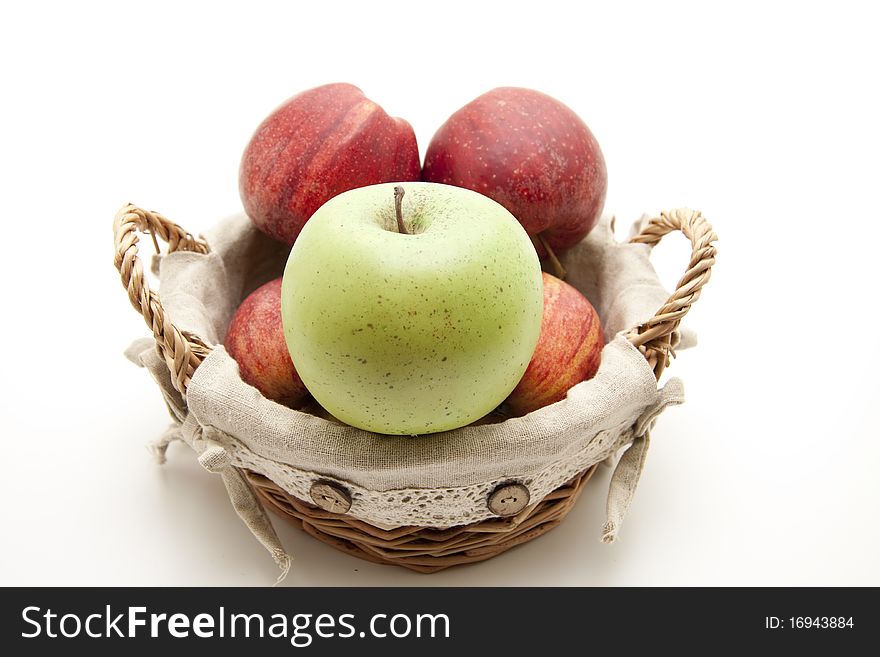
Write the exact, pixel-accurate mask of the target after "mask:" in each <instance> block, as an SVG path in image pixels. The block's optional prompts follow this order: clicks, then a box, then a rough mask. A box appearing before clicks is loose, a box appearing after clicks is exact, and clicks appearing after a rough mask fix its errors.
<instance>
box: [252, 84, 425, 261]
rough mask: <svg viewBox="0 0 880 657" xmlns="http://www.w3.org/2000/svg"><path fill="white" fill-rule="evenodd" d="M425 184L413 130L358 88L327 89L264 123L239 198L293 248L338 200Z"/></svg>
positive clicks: (291, 103)
mask: <svg viewBox="0 0 880 657" xmlns="http://www.w3.org/2000/svg"><path fill="white" fill-rule="evenodd" d="M418 179H419V148H418V145H417V144H416V136H415V133H414V132H413V129H412V126H410V124H409V123H407V122H406V121H404V120H403V119H397V118H392V117H390V116H388V115H387V114H386V113H385V110H383V109H382V108H381V107H379V106H378V105H377V104H376V103H374V102H373V101H371V100H369V99H368V98H367V97H366V96H364V94H363V92H362V91H361V90H360V89H358V88H357V87H355V86H353V85H350V84H327V85H324V86H322V87H316V88H314V89H310V90H309V91H304V92H302V93H300V94H298V95H296V96H294V97H293V98H291V99H289V100H288V101H287V102H285V103H284V104H283V105H281V107H279V108H278V109H276V110H275V111H274V112H272V114H270V115H269V117H268V118H266V120H265V121H263V123H261V124H260V127H258V128H257V131H256V132H255V133H254V136H253V137H252V138H251V141H250V143H249V144H248V145H247V148H246V149H245V151H244V156H243V157H242V159H241V169H240V171H239V191H240V192H241V200H242V202H243V203H244V209H245V212H247V214H248V216H249V217H250V218H251V220H252V221H253V222H254V224H255V225H256V226H257V228H259V229H260V230H262V231H263V232H264V233H266V234H268V235H271V236H272V237H274V238H276V239H278V240H281V241H282V242H285V243H287V244H293V242H294V240H296V237H297V235H299V232H300V231H301V230H302V227H303V226H304V225H305V223H306V221H308V220H309V217H311V216H312V214H313V213H314V212H315V210H317V209H318V208H319V207H321V206H322V205H323V204H324V202H325V201H329V200H330V199H331V198H333V197H334V196H336V195H338V194H341V193H342V192H345V191H348V190H350V189H354V188H355V187H365V186H367V185H373V184H376V183H383V182H401V181H409V180H418Z"/></svg>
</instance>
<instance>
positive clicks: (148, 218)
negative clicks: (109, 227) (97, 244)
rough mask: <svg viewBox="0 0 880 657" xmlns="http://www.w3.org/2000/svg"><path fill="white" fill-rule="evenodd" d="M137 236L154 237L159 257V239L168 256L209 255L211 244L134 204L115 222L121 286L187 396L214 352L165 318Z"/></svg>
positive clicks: (128, 205) (176, 385)
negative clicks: (199, 369) (183, 253)
mask: <svg viewBox="0 0 880 657" xmlns="http://www.w3.org/2000/svg"><path fill="white" fill-rule="evenodd" d="M138 232H141V233H145V234H147V233H148V234H150V235H151V236H152V238H153V244H154V246H155V247H156V252H157V253H158V252H159V243H158V242H157V240H156V236H158V237H161V238H162V239H163V240H164V241H165V242H166V243H167V244H168V253H173V252H174V251H192V252H194V253H208V251H209V249H208V244H207V242H205V240H203V239H202V238H199V237H194V236H193V235H192V234H191V233H188V232H187V231H185V230H183V228H181V227H180V226H178V225H177V224H175V223H174V222H173V221H170V220H169V219H166V218H165V217H163V216H162V215H161V214H159V213H158V212H150V211H148V210H142V209H140V208H138V207H135V206H134V205H132V204H131V203H129V204H127V205H125V206H124V207H122V208H121V209H120V210H119V212H117V213H116V217H115V219H114V220H113V246H114V250H115V255H114V258H113V264H114V265H116V269H117V270H118V271H119V274H120V276H121V277H122V286H123V287H124V288H125V289H126V290H128V299H129V301H131V305H132V306H134V309H135V310H137V311H138V312H139V313H140V314H141V315H143V317H144V321H145V322H146V323H147V326H149V327H150V329H151V330H152V331H153V336H154V337H155V338H156V345H157V347H158V348H159V351H160V353H161V354H162V356H163V357H164V358H165V363H166V364H167V365H168V371H169V372H171V382H172V384H173V385H174V387H175V389H177V391H178V392H180V393H181V394H182V395H184V396H185V395H186V387H187V385H189V381H190V379H191V378H192V375H193V373H194V372H195V370H196V368H197V367H198V366H199V364H200V363H201V362H202V360H204V358H205V357H206V356H207V355H208V353H210V351H211V348H210V347H209V346H208V345H206V344H205V343H204V341H202V339H201V338H199V337H198V336H197V335H194V334H192V333H190V332H188V331H181V330H180V329H178V328H177V327H176V326H175V325H174V323H173V322H172V321H171V320H170V319H169V318H168V317H167V316H166V315H165V309H164V308H163V307H162V302H161V301H160V300H159V295H158V294H156V293H155V292H153V290H151V289H150V284H149V282H148V281H147V278H146V276H145V275H144V268H143V263H142V262H141V259H140V258H139V257H138V241H139V238H138V235H137V234H138Z"/></svg>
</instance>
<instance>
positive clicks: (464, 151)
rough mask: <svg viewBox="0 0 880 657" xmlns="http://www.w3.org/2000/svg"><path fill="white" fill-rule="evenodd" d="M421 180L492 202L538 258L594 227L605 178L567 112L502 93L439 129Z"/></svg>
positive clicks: (539, 99)
mask: <svg viewBox="0 0 880 657" xmlns="http://www.w3.org/2000/svg"><path fill="white" fill-rule="evenodd" d="M422 180H427V181H430V182H439V183H446V184H449V185H458V186H459V187H466V188H468V189H472V190H474V191H477V192H480V193H481V194H485V195H486V196H489V197H490V198H493V199H495V200H496V201H498V202H499V203H500V204H501V205H503V206H504V207H505V208H507V209H508V210H510V212H511V213H512V214H513V216H515V217H516V218H517V219H519V221H520V223H522V225H523V227H524V228H525V229H526V232H528V234H529V235H530V236H532V238H533V241H534V242H535V246H536V248H537V249H538V252H539V254H541V256H542V257H543V256H544V255H545V254H546V253H547V251H546V248H545V246H547V245H549V247H550V248H551V249H552V251H554V252H556V253H558V252H560V251H563V250H565V249H567V248H569V247H572V246H574V245H575V244H577V243H578V242H580V241H581V240H582V239H583V238H584V237H585V236H586V235H587V233H589V232H590V230H592V228H593V226H595V225H596V222H597V221H598V220H599V215H600V214H601V213H602V208H603V206H604V204H605V191H606V188H607V173H606V170H605V159H604V158H603V156H602V151H601V150H600V149H599V144H598V143H597V142H596V139H595V137H593V134H592V133H591V132H590V129H589V128H588V127H587V125H586V124H585V123H584V122H583V121H582V120H581V119H580V117H578V115H577V114H575V113H574V112H573V111H572V110H571V109H569V108H568V107H567V106H566V105H563V104H562V103H561V102H559V101H558V100H556V99H554V98H551V97H550V96H547V95H545V94H543V93H540V92H538V91H533V90H531V89H521V88H517V87H500V88H498V89H493V90H492V91H489V92H488V93H485V94H483V95H482V96H479V97H478V98H476V99H475V100H473V101H471V102H470V103H468V104H467V105H465V106H464V107H462V108H461V109H459V110H458V111H457V112H455V113H454V114H453V115H452V116H451V117H449V119H448V120H447V121H446V123H444V124H443V125H442V126H441V127H440V129H439V130H438V131H437V133H436V134H435V135H434V137H433V139H432V140H431V143H430V144H429V145H428V150H427V153H426V155H425V165H424V168H423V170H422Z"/></svg>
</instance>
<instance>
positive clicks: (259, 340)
mask: <svg viewBox="0 0 880 657" xmlns="http://www.w3.org/2000/svg"><path fill="white" fill-rule="evenodd" d="M225 346H226V351H228V352H229V355H230V356H232V357H233V358H234V359H235V361H236V362H237V363H238V369H239V371H240V372H241V378H242V379H243V380H244V382H245V383H249V384H250V385H252V386H254V387H255V388H256V389H257V390H259V391H260V392H261V393H263V396H264V397H266V398H267V399H271V400H273V401H276V402H278V403H280V404H285V405H287V406H296V405H297V404H299V403H300V402H302V401H303V400H304V399H305V398H306V396H307V395H308V394H309V393H308V390H306V387H305V385H304V384H303V382H302V379H300V378H299V374H297V373H296V368H295V367H294V366H293V361H292V360H291V359H290V353H289V352H288V350H287V342H286V341H285V340H284V328H283V327H282V325H281V279H280V278H276V279H275V280H274V281H270V282H268V283H266V284H265V285H263V286H262V287H259V288H257V289H256V290H254V291H253V292H251V293H250V294H249V295H248V297H247V298H246V299H245V300H244V301H243V302H242V304H241V305H240V306H239V307H238V310H236V311H235V315H233V317H232V321H231V322H230V324H229V329H228V330H227V331H226V340H225Z"/></svg>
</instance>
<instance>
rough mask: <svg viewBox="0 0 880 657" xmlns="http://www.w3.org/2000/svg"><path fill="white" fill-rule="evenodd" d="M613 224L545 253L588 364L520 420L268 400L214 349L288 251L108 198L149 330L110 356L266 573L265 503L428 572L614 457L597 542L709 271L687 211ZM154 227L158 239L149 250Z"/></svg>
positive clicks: (533, 531)
mask: <svg viewBox="0 0 880 657" xmlns="http://www.w3.org/2000/svg"><path fill="white" fill-rule="evenodd" d="M613 223H614V220H613V219H611V218H608V217H604V218H603V219H602V221H600V223H599V224H598V225H597V227H596V228H595V229H594V230H593V231H592V232H591V233H590V234H589V235H588V236H587V238H586V239H584V240H583V242H581V243H580V244H578V245H577V246H575V247H574V248H572V249H570V250H569V251H567V252H565V253H564V254H562V256H561V257H560V259H561V261H562V265H563V266H564V267H565V269H566V271H567V272H568V275H567V281H568V282H569V283H571V284H572V285H574V286H575V287H576V288H578V289H579V290H580V291H581V292H582V293H584V295H585V296H586V297H587V298H588V299H590V300H591V302H592V303H593V305H594V306H595V307H596V310H597V311H598V313H599V316H600V318H601V320H602V325H603V327H604V330H605V337H606V345H605V347H604V349H603V351H602V355H601V365H600V367H599V371H598V372H597V374H596V376H594V377H593V378H592V379H590V380H588V381H584V382H582V383H579V384H578V385H576V386H574V387H573V388H571V389H570V390H569V392H568V395H567V396H566V397H565V398H564V399H562V400H561V401H559V402H557V403H555V404H552V405H550V406H546V407H544V408H541V409H539V410H537V411H534V412H532V413H529V414H528V415H525V416H524V417H517V418H507V419H503V418H493V419H491V420H490V421H485V422H482V423H475V424H473V425H469V426H466V427H462V428H460V429H456V430H453V431H446V432H442V433H437V434H430V435H425V436H419V437H404V436H384V435H378V434H373V433H370V432H367V431H363V430H360V429H356V428H354V427H350V426H348V425H345V424H342V423H340V422H338V421H335V420H334V419H333V418H332V417H328V416H327V415H326V414H321V413H320V409H316V408H315V407H314V406H313V407H311V409H310V408H303V409H293V408H288V407H286V406H282V405H280V404H277V403H275V402H273V401H270V400H268V399H266V398H264V397H263V396H262V395H261V394H260V393H259V392H258V391H257V390H256V389H255V388H253V387H251V386H249V385H248V384H246V383H244V381H242V379H241V377H240V375H239V371H238V366H237V364H236V362H235V361H234V360H233V359H232V358H231V357H230V356H229V354H228V353H227V352H226V350H225V349H224V347H223V344H222V343H223V339H224V336H225V332H226V327H227V325H228V323H229V321H230V319H231V317H232V314H233V313H234V311H235V309H236V308H237V306H238V304H239V303H240V302H241V300H242V299H244V298H245V297H246V296H247V295H248V294H249V293H250V292H251V291H252V290H254V289H256V288H257V287H258V286H260V285H262V284H263V283H265V282H266V281H269V280H271V279H273V278H276V277H278V276H279V275H280V272H281V271H282V270H283V266H284V262H285V259H286V257H287V253H288V247H286V246H284V245H282V244H280V243H278V242H275V241H273V240H271V239H270V238H268V237H266V236H265V235H263V234H262V233H260V232H258V231H257V230H256V229H255V228H254V227H253V226H252V224H251V223H250V221H249V220H248V219H247V217H246V216H244V215H238V216H234V217H230V218H228V219H226V220H225V221H223V222H221V223H220V224H218V225H217V226H216V227H215V228H214V229H213V230H212V231H210V232H209V233H208V234H207V236H206V237H194V236H193V235H192V234H190V233H188V232H187V231H185V230H183V229H182V228H181V227H180V226H178V225H176V224H175V223H173V222H171V221H169V220H168V219H166V218H165V217H163V216H162V215H160V214H158V213H155V212H150V211H145V210H142V209H140V208H137V207H134V206H132V205H127V206H125V207H124V208H122V209H121V210H120V211H119V213H118V214H117V216H116V219H115V221H114V243H115V265H116V267H117V269H118V271H119V273H120V274H121V277H122V283H123V286H124V287H125V288H126V290H127V291H128V297H129V300H130V301H131V303H132V305H133V306H134V308H135V310H137V311H138V312H139V313H140V314H141V315H143V317H144V320H145V321H146V323H147V326H149V327H150V329H151V331H152V334H153V337H152V338H144V339H141V340H138V341H135V342H134V343H133V344H132V346H131V347H130V348H129V349H128V351H127V355H128V356H129V358H130V359H131V360H133V361H134V362H135V363H136V364H138V365H140V366H142V367H144V368H146V369H147V370H148V371H149V372H150V374H151V375H152V377H153V378H154V379H155V381H156V382H157V383H158V385H159V387H160V390H161V391H162V394H163V397H164V399H165V401H166V403H167V406H168V409H169V412H170V413H171V416H172V418H173V420H174V422H173V424H172V425H171V427H170V428H169V429H168V431H167V432H166V433H165V435H164V436H162V437H161V438H160V439H159V440H158V441H157V442H156V443H155V446H154V448H155V453H156V455H157V457H158V459H159V461H160V462H162V461H164V457H165V449H166V447H167V445H168V444H169V443H170V442H171V441H174V440H181V441H183V442H185V443H186V444H188V445H189V446H190V447H192V448H193V450H194V451H195V452H196V454H197V455H198V458H199V462H200V463H201V464H202V465H203V466H204V467H205V468H206V469H207V470H208V471H210V472H213V473H217V474H219V475H220V476H221V477H222V478H223V481H224V483H225V485H226V488H227V491H228V493H229V496H230V499H231V501H232V503H233V505H234V507H235V509H236V511H237V512H238V514H239V516H240V517H241V518H242V520H243V521H244V522H245V523H246V524H247V526H248V527H249V528H250V530H251V531H252V532H253V534H254V535H255V536H256V537H257V538H258V539H259V540H260V542H261V543H262V544H263V545H264V546H265V547H266V548H267V549H268V550H269V551H270V553H271V554H272V556H273V557H274V558H275V560H276V562H277V563H278V565H279V567H280V568H281V569H282V577H283V575H284V574H286V572H287V569H288V568H289V564H290V560H289V557H288V555H287V554H286V552H285V551H284V549H283V547H282V546H281V544H280V541H279V540H278V538H277V535H276V534H275V531H274V529H273V528H272V524H271V522H270V521H269V518H268V515H267V514H266V509H267V508H268V509H271V510H273V511H275V512H277V513H279V514H280V515H281V516H283V517H285V518H287V519H289V520H290V521H292V522H294V523H295V524H296V525H297V526H298V527H300V528H301V529H303V530H304V531H305V532H307V533H308V534H310V535H312V536H313V537H315V538H317V539H320V540H321V541H324V542H325V543H328V544H330V545H331V546H333V547H335V548H337V549H339V550H342V551H344V552H347V553H349V554H352V555H354V556H357V557H360V558H363V559H367V560H369V561H373V562H378V563H387V564H397V565H400V566H404V567H406V568H410V569H412V570H416V571H420V572H433V571H437V570H441V569H443V568H446V567H449V566H453V565H457V564H464V563H472V562H476V561H481V560H484V559H488V558H489V557H492V556H495V555H497V554H499V553H501V552H504V551H505V550H507V549H509V548H511V547H514V546H516V545H519V544H521V543H524V542H526V541H529V540H532V539H534V538H537V537H538V536H541V535H542V534H544V533H545V532H547V531H549V530H550V529H552V528H553V527H555V526H556V525H558V524H559V523H560V522H561V521H562V520H563V518H564V517H565V516H566V514H567V513H568V512H569V510H571V508H572V507H573V505H574V503H575V502H576V500H577V499H578V496H579V495H580V494H581V492H582V490H583V489H584V487H585V485H586V484H587V482H588V481H589V480H590V477H591V476H592V474H593V473H594V471H595V469H596V467H597V466H598V464H600V463H602V462H603V461H613V460H615V459H617V463H616V465H615V469H614V472H613V474H612V476H611V481H610V485H609V490H608V498H607V520H606V522H605V524H604V527H603V528H602V539H603V541H605V542H611V541H613V540H614V539H615V537H616V536H617V532H618V530H619V527H620V524H621V522H622V520H623V517H624V515H625V513H626V510H627V508H628V507H629V504H630V501H631V499H632V496H633V493H634V491H635V488H636V485H637V483H638V479H639V475H640V473H641V470H642V467H643V464H644V460H645V456H646V452H647V448H648V445H649V434H650V430H651V428H652V427H653V425H654V422H655V421H656V418H657V416H658V415H659V413H660V412H662V410H663V409H664V408H666V406H668V405H670V404H675V403H681V402H682V401H683V392H682V386H681V382H680V381H679V380H678V379H675V378H671V379H669V380H667V381H666V383H665V384H664V385H663V386H659V384H658V380H659V378H660V375H661V373H663V371H664V369H665V368H666V366H667V365H668V364H669V360H670V356H671V355H674V353H673V350H674V349H676V348H684V347H686V346H688V343H689V342H690V341H691V340H690V336H689V335H688V334H687V332H684V333H682V332H680V331H679V323H680V322H681V320H682V318H683V317H684V316H685V315H686V314H687V312H688V311H689V310H690V308H691V306H692V305H693V303H694V302H695V301H696V300H697V299H698V298H699V296H700V291H701V289H702V287H703V285H705V283H706V282H707V281H708V280H709V275H710V272H711V268H712V266H713V264H714V262H715V247H714V246H713V245H712V242H713V241H715V240H716V239H717V237H716V235H715V233H714V232H713V230H712V227H711V226H710V225H709V223H708V222H707V221H706V220H705V219H704V218H703V217H702V216H701V215H700V213H699V212H695V211H691V210H675V211H672V212H666V213H663V214H661V215H660V216H659V217H656V218H648V217H643V218H642V219H641V220H639V221H638V222H636V224H634V226H633V231H632V236H631V237H630V239H629V240H628V241H627V242H624V243H620V242H617V241H616V240H615V238H614V227H613ZM673 231H681V232H682V233H683V234H684V235H685V236H686V237H687V238H688V239H689V240H690V243H691V245H692V255H691V258H690V261H689V262H688V265H687V270H686V272H685V274H684V276H683V277H682V278H681V280H680V281H679V282H678V285H677V287H676V289H675V291H674V292H673V293H672V294H671V295H669V294H668V292H667V291H666V290H664V288H663V287H662V285H661V284H660V282H659V281H658V279H657V275H656V273H655V271H654V269H653V267H652V266H651V264H650V261H649V255H650V249H651V247H652V246H654V245H655V244H657V243H658V242H659V241H660V239H661V238H662V237H663V236H664V235H666V234H668V233H670V232H673ZM139 232H140V233H145V234H150V236H151V238H152V241H153V243H154V245H155V246H156V251H157V256H156V257H155V258H154V261H153V265H154V268H153V270H154V273H156V274H158V277H159V280H160V281H161V300H160V296H159V294H158V293H157V292H155V291H154V290H152V289H151V288H150V285H149V282H148V280H147V277H146V275H145V271H144V266H143V264H142V261H141V259H140V257H139V255H138V244H139V235H138V233H139ZM157 238H161V239H162V240H164V241H165V242H166V243H167V244H168V248H167V253H166V254H165V255H162V256H159V255H158V253H159V246H158V239H157ZM618 456H619V458H617V457H618Z"/></svg>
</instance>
